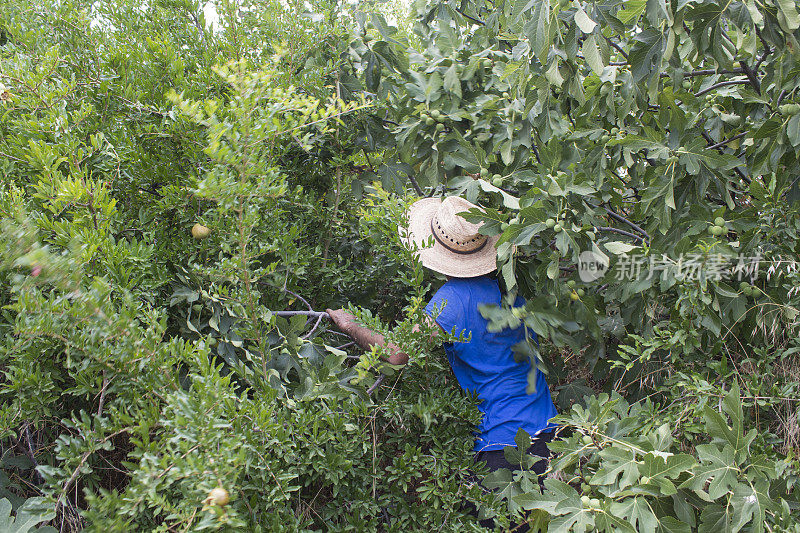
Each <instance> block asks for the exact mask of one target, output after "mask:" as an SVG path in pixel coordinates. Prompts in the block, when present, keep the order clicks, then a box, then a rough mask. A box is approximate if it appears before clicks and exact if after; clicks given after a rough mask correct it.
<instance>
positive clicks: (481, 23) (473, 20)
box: [456, 8, 486, 26]
mask: <svg viewBox="0 0 800 533" xmlns="http://www.w3.org/2000/svg"><path fill="white" fill-rule="evenodd" d="M456 11H457V12H459V13H461V15H463V16H465V17H467V18H468V19H469V20H471V21H472V22H474V23H476V24H480V25H481V26H486V23H485V22H484V21H482V20H478V19H476V18H475V17H471V16H469V15H467V14H466V13H464V12H463V11H461V8H456Z"/></svg>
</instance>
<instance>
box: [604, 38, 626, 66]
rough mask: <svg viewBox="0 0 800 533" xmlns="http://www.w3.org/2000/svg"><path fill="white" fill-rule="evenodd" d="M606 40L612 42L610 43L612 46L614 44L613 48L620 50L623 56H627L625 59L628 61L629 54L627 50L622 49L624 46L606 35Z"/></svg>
mask: <svg viewBox="0 0 800 533" xmlns="http://www.w3.org/2000/svg"><path fill="white" fill-rule="evenodd" d="M606 41H607V42H608V44H610V45H611V46H612V47H613V48H614V49H615V50H616V51H617V52H619V53H620V54H622V57H624V58H625V61H627V60H628V54H627V53H626V52H625V50H623V49H622V47H621V46H620V45H618V44H617V43H615V42H614V41H612V40H611V39H610V38H608V37H606Z"/></svg>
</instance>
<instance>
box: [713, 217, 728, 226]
mask: <svg viewBox="0 0 800 533" xmlns="http://www.w3.org/2000/svg"><path fill="white" fill-rule="evenodd" d="M714 225H715V226H723V227H724V226H725V219H724V218H722V217H717V218H715V219H714Z"/></svg>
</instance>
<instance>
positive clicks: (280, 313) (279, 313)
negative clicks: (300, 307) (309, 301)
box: [272, 311, 328, 318]
mask: <svg viewBox="0 0 800 533" xmlns="http://www.w3.org/2000/svg"><path fill="white" fill-rule="evenodd" d="M272 314H273V315H275V316H279V317H283V318H286V317H292V316H298V315H302V316H307V317H310V318H319V317H321V316H324V317H327V316H328V313H326V312H325V311H273V312H272Z"/></svg>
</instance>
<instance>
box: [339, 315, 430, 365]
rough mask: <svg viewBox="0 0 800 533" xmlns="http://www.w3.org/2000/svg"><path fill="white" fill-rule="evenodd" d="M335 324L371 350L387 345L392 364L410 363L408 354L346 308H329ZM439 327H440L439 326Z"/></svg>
mask: <svg viewBox="0 0 800 533" xmlns="http://www.w3.org/2000/svg"><path fill="white" fill-rule="evenodd" d="M327 313H328V314H329V315H330V317H331V320H333V322H334V324H336V326H337V327H338V328H339V329H340V330H341V331H342V332H343V333H346V334H347V335H349V336H350V337H352V338H353V340H354V341H356V344H358V345H359V346H361V347H362V348H364V349H365V350H369V349H370V348H371V347H372V346H373V345H377V346H386V347H387V348H388V350H389V352H390V354H389V357H387V358H386V361H387V362H388V363H389V364H391V365H404V364H406V363H408V355H407V354H405V353H404V352H403V351H402V350H401V349H400V347H399V346H397V345H396V344H394V343H391V342H390V343H387V342H386V339H385V338H384V337H383V335H381V334H380V333H376V332H374V331H372V330H371V329H369V328H366V327H364V326H361V325H359V324H358V323H357V322H356V319H355V317H354V316H353V315H352V314H351V313H350V312H349V311H346V310H344V309H336V310H333V309H327ZM437 329H438V328H437ZM413 331H420V327H419V325H418V324H415V325H414V328H413ZM434 335H436V332H434Z"/></svg>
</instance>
